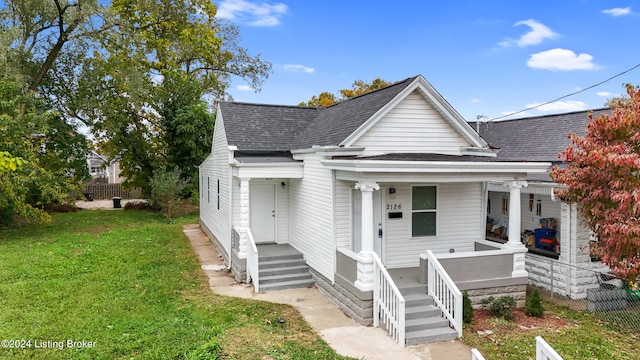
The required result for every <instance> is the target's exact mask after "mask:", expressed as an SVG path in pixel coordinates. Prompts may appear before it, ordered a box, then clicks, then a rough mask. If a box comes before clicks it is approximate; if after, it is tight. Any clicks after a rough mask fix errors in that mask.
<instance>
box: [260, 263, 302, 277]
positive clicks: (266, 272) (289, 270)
mask: <svg viewBox="0 0 640 360" xmlns="http://www.w3.org/2000/svg"><path fill="white" fill-rule="evenodd" d="M300 273H309V266H307V265H306V264H296V265H292V266H285V267H274V268H262V267H261V266H260V278H262V277H264V276H273V275H285V274H300Z"/></svg>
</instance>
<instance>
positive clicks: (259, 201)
mask: <svg viewBox="0 0 640 360" xmlns="http://www.w3.org/2000/svg"><path fill="white" fill-rule="evenodd" d="M249 196H250V198H251V202H250V204H249V208H250V211H249V219H250V226H251V233H252V234H253V239H254V240H255V242H256V243H257V244H264V243H274V242H275V241H276V187H275V185H274V184H251V186H250V188H249Z"/></svg>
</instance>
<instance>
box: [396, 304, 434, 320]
mask: <svg viewBox="0 0 640 360" xmlns="http://www.w3.org/2000/svg"><path fill="white" fill-rule="evenodd" d="M440 313H441V311H440V308H438V307H437V306H435V305H423V306H412V307H410V308H406V309H405V317H404V319H405V321H408V320H412V319H424V318H430V317H440Z"/></svg>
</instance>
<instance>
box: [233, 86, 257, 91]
mask: <svg viewBox="0 0 640 360" xmlns="http://www.w3.org/2000/svg"><path fill="white" fill-rule="evenodd" d="M236 89H238V90H240V91H251V90H253V89H251V86H249V85H238V86H237V87H236Z"/></svg>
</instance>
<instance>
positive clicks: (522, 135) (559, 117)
mask: <svg viewBox="0 0 640 360" xmlns="http://www.w3.org/2000/svg"><path fill="white" fill-rule="evenodd" d="M609 113H611V109H608V108H602V109H597V110H593V116H594V117H596V116H598V115H602V114H609ZM588 123H589V116H588V114H587V111H578V112H570V113H565V114H555V115H545V116H536V117H528V118H522V119H514V120H503V121H495V122H491V121H490V122H487V123H480V126H479V130H480V135H481V136H482V137H483V138H484V139H485V140H486V141H487V143H489V145H491V146H492V147H495V148H499V149H500V150H499V151H498V158H499V159H501V160H511V161H550V162H558V161H560V159H559V158H558V153H560V152H561V151H562V150H564V149H565V148H566V147H567V146H569V144H570V141H569V138H568V135H569V134H570V133H575V134H577V135H580V136H583V135H584V134H585V129H586V127H587V124H588ZM473 126H474V128H475V127H476V124H474V125H473Z"/></svg>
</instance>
